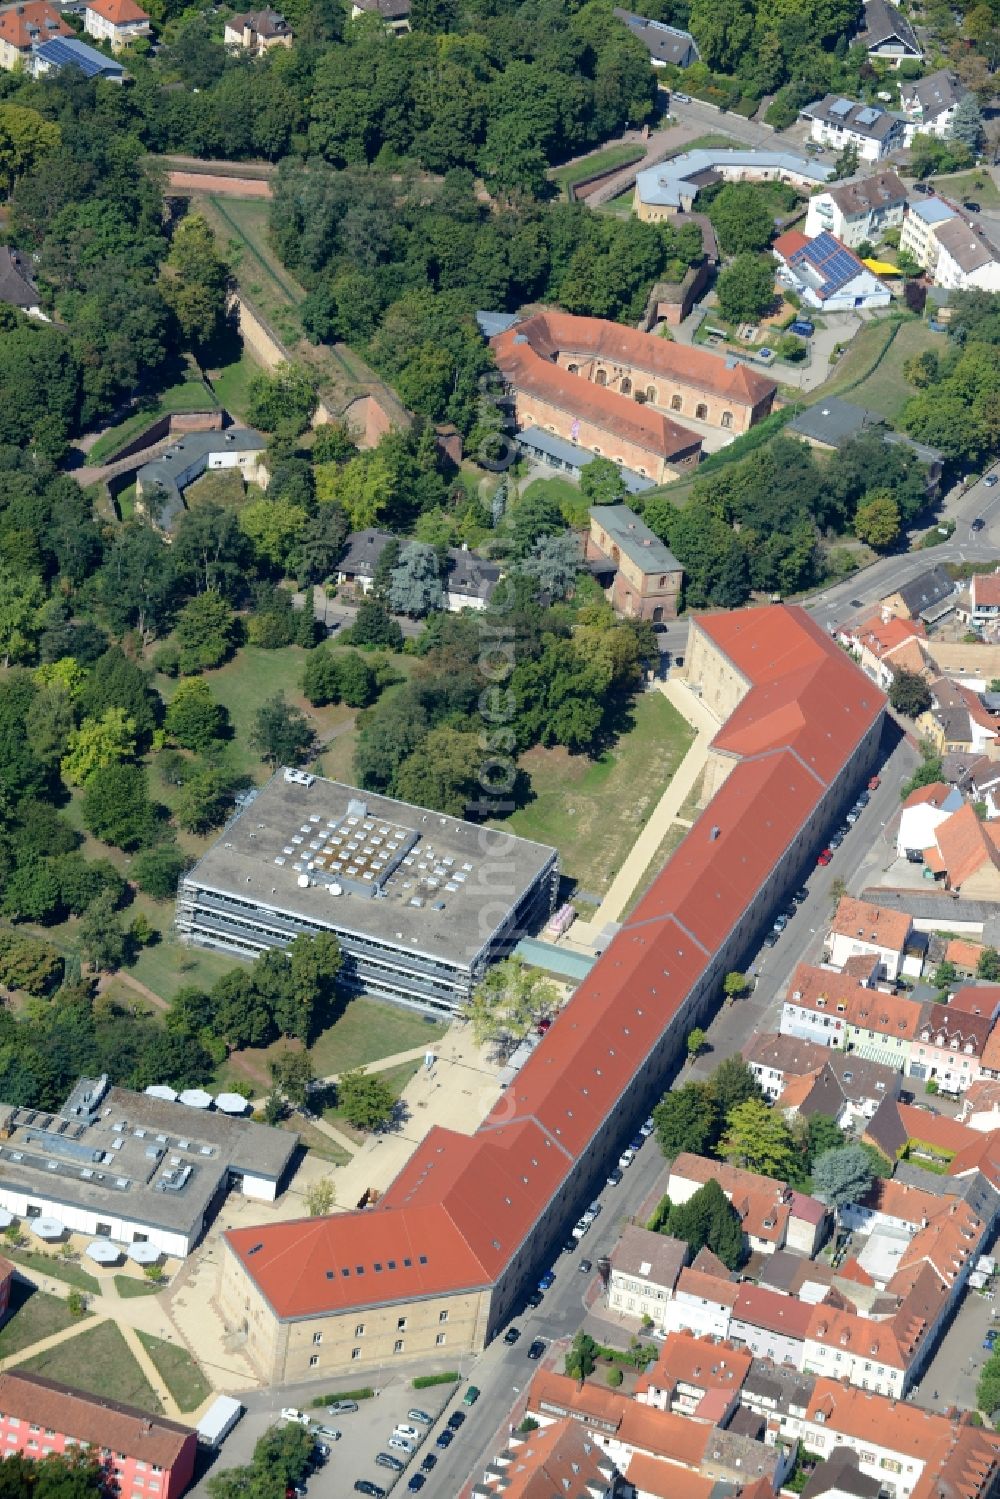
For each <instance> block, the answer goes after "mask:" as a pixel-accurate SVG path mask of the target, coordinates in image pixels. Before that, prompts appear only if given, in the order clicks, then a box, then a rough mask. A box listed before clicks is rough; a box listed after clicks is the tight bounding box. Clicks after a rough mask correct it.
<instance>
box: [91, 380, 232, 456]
mask: <svg viewBox="0 0 1000 1499" xmlns="http://www.w3.org/2000/svg"><path fill="white" fill-rule="evenodd" d="M217 404H218V403H217V402H216V400H215V397H214V396H213V395H212V392H211V391H210V390H209V388H208V386H207V385H206V384H205V382H204V380H202V379H200V378H199V377H198V376H197V375H195V374H193V373H192V374H191V375H189V376H188V377H187V378H185V379H183V380H179V381H178V383H177V384H176V385H171V386H168V388H167V389H166V390H164V391H162V392H161V393H160V395H159V396H158V397H157V398H156V402H155V404H154V405H152V406H151V407H150V408H149V410H146V411H137V412H135V413H134V414H133V415H132V416H130V417H127V418H126V419H125V421H123V422H122V423H120V425H119V426H117V427H112V428H110V429H109V430H108V431H107V432H105V433H104V434H103V436H101V437H99V438H98V439H97V441H96V442H95V443H94V446H93V447H92V448H91V450H90V452H89V453H88V454H87V462H88V463H93V464H100V463H106V462H107V461H108V459H109V458H111V456H112V454H114V453H115V452H117V450H118V449H119V448H120V447H122V446H123V445H124V444H125V443H127V442H129V441H130V440H131V439H132V438H133V437H137V436H138V434H139V433H140V432H141V431H142V430H143V429H144V428H145V427H148V426H149V425H150V423H151V422H155V421H156V420H157V418H158V417H161V416H167V415H168V414H169V413H171V412H174V411H211V410H212V409H213V408H214V407H215V406H216V405H217Z"/></svg>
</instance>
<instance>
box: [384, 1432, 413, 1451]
mask: <svg viewBox="0 0 1000 1499" xmlns="http://www.w3.org/2000/svg"><path fill="white" fill-rule="evenodd" d="M386 1446H387V1447H394V1448H395V1450H396V1451H397V1452H405V1453H406V1455H407V1457H412V1456H413V1454H414V1452H416V1450H417V1449H416V1445H415V1443H413V1442H411V1441H410V1439H409V1437H400V1436H397V1435H396V1433H395V1432H393V1434H392V1436H391V1437H390V1438H389V1440H388V1442H387V1443H386Z"/></svg>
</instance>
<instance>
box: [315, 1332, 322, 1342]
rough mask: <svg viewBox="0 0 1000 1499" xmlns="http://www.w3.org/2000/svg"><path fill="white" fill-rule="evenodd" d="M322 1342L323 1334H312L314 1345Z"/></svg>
mask: <svg viewBox="0 0 1000 1499" xmlns="http://www.w3.org/2000/svg"><path fill="white" fill-rule="evenodd" d="M322 1341H323V1334H322V1333H321V1332H314V1333H313V1342H314V1343H322Z"/></svg>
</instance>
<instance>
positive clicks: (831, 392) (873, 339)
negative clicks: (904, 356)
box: [799, 318, 896, 404]
mask: <svg viewBox="0 0 1000 1499" xmlns="http://www.w3.org/2000/svg"><path fill="white" fill-rule="evenodd" d="M895 327H896V324H895V322H893V321H891V320H890V319H888V318H886V319H881V320H879V321H877V322H871V323H866V324H865V325H864V327H863V328H862V329H861V330H860V331H859V332H858V334H857V335H856V337H855V338H853V339H852V340H851V343H850V345H849V346H848V348H846V349H845V350H844V352H843V354H842V355H841V356H840V359H839V360H838V361H837V363H836V364H835V365H831V368H830V375H829V377H828V378H827V379H826V380H824V382H823V384H822V385H818V386H817V387H816V389H815V390H813V391H811V392H809V393H808V394H807V393H805V392H802V394H801V395H800V397H799V399H800V400H804V401H808V402H809V403H810V404H811V403H812V402H814V401H821V400H822V399H823V397H824V396H835V395H839V394H840V393H841V392H844V395H845V399H847V398H849V399H850V400H852V401H853V400H854V399H855V397H854V396H853V395H852V394H851V393H850V391H849V390H848V389H847V387H849V386H853V385H854V384H855V382H856V381H861V380H864V379H865V378H866V377H867V376H868V375H870V374H871V372H872V370H873V368H874V367H875V365H876V363H877V361H878V358H879V355H880V354H881V353H882V351H883V350H884V349H885V347H886V345H887V344H888V343H889V341H890V339H892V337H893V331H892V330H893V328H895Z"/></svg>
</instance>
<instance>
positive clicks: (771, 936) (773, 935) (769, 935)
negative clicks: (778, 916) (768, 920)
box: [764, 927, 781, 947]
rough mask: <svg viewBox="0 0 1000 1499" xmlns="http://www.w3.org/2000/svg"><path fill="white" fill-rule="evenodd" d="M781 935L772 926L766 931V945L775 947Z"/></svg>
mask: <svg viewBox="0 0 1000 1499" xmlns="http://www.w3.org/2000/svg"><path fill="white" fill-rule="evenodd" d="M780 936H781V933H780V932H778V931H775V929H774V927H771V928H770V929H769V930H768V931H767V932H765V933H764V946H765V947H773V946H774V944H775V943H776V942H777V940H778V938H779V937H780Z"/></svg>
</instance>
